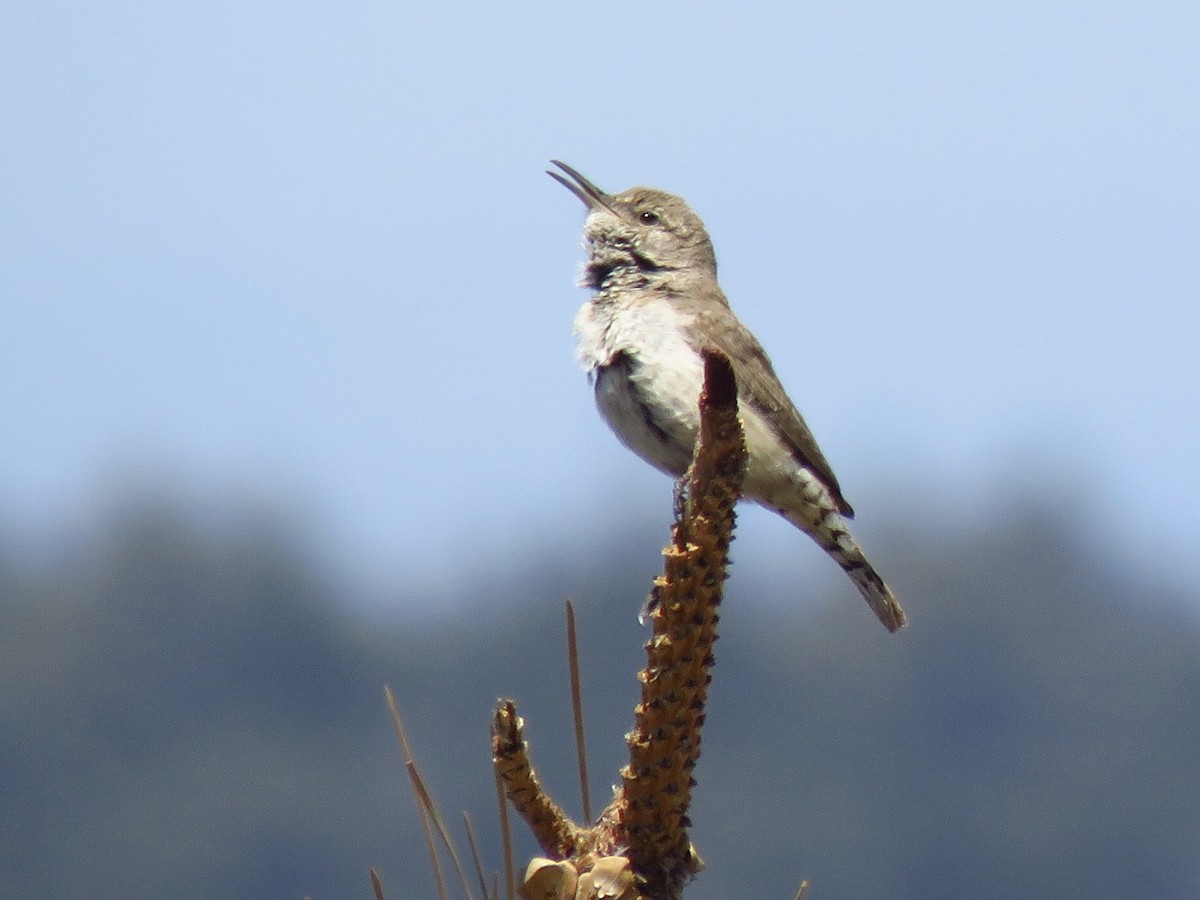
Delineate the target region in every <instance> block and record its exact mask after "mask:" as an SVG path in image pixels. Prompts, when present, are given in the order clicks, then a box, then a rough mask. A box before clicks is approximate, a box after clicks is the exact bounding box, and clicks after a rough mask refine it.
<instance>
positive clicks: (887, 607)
mask: <svg viewBox="0 0 1200 900" xmlns="http://www.w3.org/2000/svg"><path fill="white" fill-rule="evenodd" d="M811 499H812V500H817V499H818V498H817V497H813V498H811ZM779 512H780V513H781V514H782V515H783V516H784V518H786V519H787V520H788V521H789V522H791V523H792V524H793V525H795V526H796V527H797V528H799V529H800V530H801V531H803V532H805V533H806V534H808V535H809V536H810V537H812V539H813V540H815V541H816V542H817V543H818V544H820V546H821V549H823V550H824V551H825V552H826V553H828V554H829V555H830V556H832V557H833V559H834V561H835V562H837V564H838V565H839V566H841V567H842V569H843V570H844V571H845V572H846V574H847V575H849V576H850V580H851V581H853V582H854V585H855V587H857V588H858V591H859V593H860V594H862V595H863V598H864V599H865V600H866V601H867V605H868V606H870V607H871V611H872V612H874V613H875V615H876V616H877V617H878V618H879V621H880V622H882V623H883V627H884V628H886V629H887V630H888V631H893V632H894V631H899V630H900V629H901V628H903V627H904V626H905V625H907V624H908V616H906V615H905V614H904V609H903V608H902V607H901V606H900V601H899V600H897V599H896V595H895V594H893V593H892V589H891V588H890V587H888V586H887V584H886V583H885V582H884V580H883V579H882V578H881V577H880V576H879V573H878V572H876V571H875V567H874V566H872V565H871V564H870V563H869V562H867V558H866V556H864V555H863V552H862V549H861V548H860V547H859V546H858V543H857V542H856V541H855V540H854V536H853V535H852V534H851V533H850V530H849V529H848V528H847V527H846V520H845V519H844V518H842V516H841V515H840V514H839V513H838V512H837V511H836V510H835V509H833V508H832V506H831V505H830V504H829V502H828V500H827V498H826V497H820V499H819V500H818V502H816V503H813V502H811V500H810V503H809V504H806V505H805V506H803V507H801V509H799V510H795V511H793V510H788V509H780V510H779Z"/></svg>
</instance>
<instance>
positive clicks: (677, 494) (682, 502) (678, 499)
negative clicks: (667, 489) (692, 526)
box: [674, 474, 688, 521]
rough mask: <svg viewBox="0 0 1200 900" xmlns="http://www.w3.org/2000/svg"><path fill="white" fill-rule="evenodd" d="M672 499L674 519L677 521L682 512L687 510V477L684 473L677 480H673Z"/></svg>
mask: <svg viewBox="0 0 1200 900" xmlns="http://www.w3.org/2000/svg"><path fill="white" fill-rule="evenodd" d="M674 499H675V520H676V521H678V520H680V519H682V518H683V514H684V512H685V511H686V510H687V499H688V477H687V475H686V474H685V475H682V476H680V478H679V480H678V481H676V482H675V489H674Z"/></svg>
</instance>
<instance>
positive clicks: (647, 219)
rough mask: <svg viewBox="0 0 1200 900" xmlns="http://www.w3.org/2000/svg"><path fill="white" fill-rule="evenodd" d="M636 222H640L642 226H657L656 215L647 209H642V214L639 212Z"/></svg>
mask: <svg viewBox="0 0 1200 900" xmlns="http://www.w3.org/2000/svg"><path fill="white" fill-rule="evenodd" d="M638 221H639V222H641V223H642V224H643V225H657V224H658V213H656V212H651V211H650V210H648V209H644V210H642V212H640V213H639V214H638Z"/></svg>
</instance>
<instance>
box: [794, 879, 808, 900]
mask: <svg viewBox="0 0 1200 900" xmlns="http://www.w3.org/2000/svg"><path fill="white" fill-rule="evenodd" d="M806 893H808V880H807V879H805V880H804V881H802V882H800V890H798V891H796V897H795V900H804V895H805V894H806Z"/></svg>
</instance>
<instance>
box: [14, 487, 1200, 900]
mask: <svg viewBox="0 0 1200 900" xmlns="http://www.w3.org/2000/svg"><path fill="white" fill-rule="evenodd" d="M665 534H666V526H665V524H664V526H663V529H662V535H663V536H664V537H665ZM779 538H780V541H781V542H785V541H790V540H793V539H794V536H793V535H791V534H790V533H785V532H782V531H781V533H780V535H779ZM1081 541H1082V539H1077V538H1076V537H1075V536H1074V535H1073V532H1072V531H1071V530H1070V528H1069V527H1068V526H1067V525H1065V524H1063V523H1061V522H1059V521H1057V520H1056V519H1054V518H1053V517H1051V516H1047V515H1046V514H1045V513H1044V511H1041V510H1037V509H1027V510H1024V511H1021V512H1019V514H1017V515H1014V516H1010V517H1008V518H1006V519H1005V520H1003V521H997V522H995V523H994V524H993V525H991V526H989V527H988V528H980V529H978V530H977V531H976V532H975V533H972V534H963V535H953V534H945V535H942V536H940V540H938V541H936V542H931V543H930V544H928V545H926V546H923V547H922V546H918V545H917V544H916V543H915V542H910V543H909V545H908V546H906V547H901V546H897V543H898V542H897V540H896V539H893V540H892V541H891V542H890V543H891V544H892V546H891V548H890V549H891V551H892V552H891V554H890V558H889V554H888V553H886V552H883V553H877V555H878V556H879V557H880V559H879V562H880V565H881V567H883V568H885V569H886V571H887V572H888V573H889V576H890V577H891V578H892V579H893V580H894V582H895V585H896V587H897V590H898V591H899V592H901V594H902V598H903V600H904V601H905V603H906V606H908V608H909V612H910V614H911V616H912V620H913V625H912V627H911V628H910V629H909V630H908V631H907V632H906V633H903V634H901V635H898V636H889V635H886V634H883V633H882V632H881V630H880V629H879V628H878V625H877V623H875V622H874V620H873V619H872V618H871V616H870V614H869V612H868V611H867V610H866V609H865V608H863V606H862V604H861V602H860V601H859V599H858V598H857V597H856V596H855V595H854V594H853V589H852V588H851V587H849V586H848V585H845V584H843V583H842V579H841V578H840V577H839V576H840V573H837V572H836V571H832V570H830V571H826V569H824V568H818V569H817V572H818V574H817V575H816V576H815V577H814V578H813V580H812V581H811V582H810V583H809V584H807V585H796V584H792V583H789V582H788V579H789V578H790V577H792V576H790V575H784V574H781V573H779V572H771V571H751V570H750V569H749V567H746V568H744V569H743V568H740V567H736V566H735V568H734V570H733V578H732V580H731V582H730V585H729V593H728V598H727V600H726V603H725V605H724V607H723V623H722V638H721V641H720V642H719V643H718V645H717V656H718V663H717V669H716V681H715V682H714V686H713V692H712V696H711V705H710V719H709V725H708V730H707V731H706V735H705V747H704V757H703V758H702V759H701V761H700V765H699V769H698V777H699V782H700V785H699V788H698V789H697V791H696V797H695V807H694V810H693V819H694V821H695V828H694V830H693V837H694V839H695V840H696V842H697V844H698V845H699V847H700V850H701V852H702V854H703V855H704V857H705V858H706V860H707V861H708V863H709V866H710V868H709V871H707V872H706V873H704V874H702V875H701V876H700V878H699V880H698V881H697V882H696V883H695V884H693V885H692V887H691V889H690V890H689V893H688V896H690V897H694V898H705V897H714V898H715V897H730V896H764V897H788V896H791V895H792V892H794V890H795V886H796V884H797V883H798V882H799V879H800V878H801V877H807V878H810V879H812V881H813V883H814V887H813V891H814V894H813V895H814V896H816V895H817V892H819V895H820V896H821V897H823V898H834V897H846V898H863V897H885V896H886V897H913V898H917V897H920V898H928V897H955V898H960V897H971V898H989V897H996V898H1006V900H1007V898H1012V897H1070V896H1093V895H1109V894H1112V895H1117V896H1121V897H1155V898H1171V897H1179V898H1184V897H1194V896H1195V895H1196V889H1197V885H1198V884H1200V863H1197V855H1196V852H1195V850H1196V847H1200V778H1198V777H1197V774H1196V772H1197V767H1196V761H1195V760H1196V748H1197V747H1200V714H1198V713H1197V711H1198V710H1200V630H1198V628H1197V626H1196V620H1195V617H1194V615H1192V613H1194V611H1195V610H1196V609H1197V608H1200V597H1197V596H1196V595H1195V594H1194V593H1193V594H1192V595H1190V596H1184V595H1182V594H1179V595H1175V596H1170V595H1167V593H1166V592H1165V591H1164V589H1163V588H1162V587H1161V586H1160V585H1157V584H1155V582H1154V580H1153V579H1152V578H1147V577H1139V576H1136V575H1131V574H1128V573H1124V572H1122V571H1120V570H1119V569H1117V568H1116V567H1113V566H1111V565H1109V564H1107V563H1106V562H1105V560H1104V558H1103V554H1102V553H1101V552H1100V550H1099V549H1098V548H1096V547H1095V546H1089V545H1086V544H1083V543H1081ZM793 542H794V543H795V544H796V546H795V548H792V547H791V545H789V550H791V549H795V552H796V553H800V552H801V548H800V547H799V542H798V541H793ZM296 543H297V542H295V541H293V540H291V539H290V538H288V537H286V531H285V530H284V529H282V528H281V529H279V530H278V531H277V532H276V531H273V530H272V529H271V528H264V527H257V528H242V529H229V528H216V527H212V526H211V525H209V526H206V525H203V524H199V523H197V522H196V521H193V520H191V519H190V518H189V516H188V515H186V514H184V513H182V512H180V511H179V510H173V509H172V508H171V507H169V506H168V505H162V506H154V505H151V506H149V507H146V508H143V509H141V510H140V511H139V512H137V513H136V514H133V515H127V516H124V517H119V518H118V519H117V520H115V521H113V522H110V523H108V528H107V529H106V535H105V537H104V538H103V539H97V540H96V542H95V543H94V544H93V545H91V546H89V547H87V548H84V549H82V550H81V549H79V548H74V549H73V550H67V549H65V548H64V550H63V555H62V557H61V558H60V559H58V560H56V563H55V565H54V566H50V567H46V566H44V567H42V568H39V569H34V568H30V567H25V566H23V565H22V564H20V561H19V560H14V559H13V558H12V556H11V554H8V555H6V554H4V553H3V552H2V548H0V559H6V560H7V564H6V565H3V566H0V598H2V602H0V660H2V661H0V671H2V672H3V677H2V678H0V896H4V897H33V896H96V897H100V896H171V897H174V898H188V897H197V898H199V897H269V896H278V897H284V896H288V897H299V896H303V895H304V894H312V895H314V896H316V897H353V896H360V897H366V896H369V892H370V888H369V882H368V879H367V867H368V866H369V865H377V866H379V867H380V868H381V870H382V873H383V876H384V880H385V884H386V885H388V887H389V896H393V895H394V896H396V897H400V896H408V897H418V896H432V895H433V892H432V888H431V886H430V882H429V876H428V872H427V870H426V863H425V862H424V859H423V851H422V849H421V843H420V837H419V832H418V830H417V828H416V825H415V818H414V813H413V805H412V800H411V798H410V797H409V796H408V785H407V782H406V780H405V777H404V773H403V769H402V767H401V765H400V763H399V757H398V753H397V750H396V748H395V743H394V739H393V737H392V735H391V732H390V724H389V722H388V717H387V711H386V708H385V706H384V702H383V697H382V690H381V686H382V684H383V683H384V682H387V683H390V684H391V685H392V686H393V687H394V688H395V690H396V693H397V696H398V699H399V701H400V703H401V705H402V708H403V710H404V713H405V715H406V720H407V723H408V726H409V729H410V731H411V733H412V736H413V739H414V743H415V749H416V752H417V755H418V761H419V762H420V764H421V765H422V768H423V770H424V772H425V774H426V776H427V778H428V780H429V782H430V784H431V786H432V787H433V789H434V790H435V791H437V793H438V796H439V800H440V802H441V804H442V807H443V810H444V811H445V812H446V813H447V815H448V816H449V817H450V818H452V819H456V818H457V816H456V812H457V810H458V809H461V808H463V807H469V808H470V809H471V810H472V811H473V813H474V814H475V817H476V819H477V821H478V822H479V824H480V830H481V832H482V833H483V834H482V836H483V838H484V845H485V852H487V853H489V854H490V856H491V859H492V860H493V862H494V864H495V863H498V861H499V854H498V841H497V839H496V837H495V835H494V833H493V832H494V826H493V825H492V822H493V821H494V812H493V801H492V797H493V794H492V790H493V789H492V783H491V775H490V770H489V759H488V756H489V750H488V741H487V724H488V717H489V711H490V708H491V704H492V701H493V700H494V699H495V697H496V696H498V695H501V694H503V695H508V696H515V697H517V698H519V699H520V701H521V704H522V712H523V714H525V715H526V716H527V717H528V719H529V736H530V738H531V740H532V742H533V750H534V754H535V758H536V759H537V761H538V762H539V764H540V765H541V768H542V774H543V777H544V779H545V781H546V782H547V785H548V787H549V788H550V789H551V790H552V791H553V793H554V794H555V795H556V796H557V797H558V798H559V799H561V800H562V801H564V802H565V803H567V805H568V806H571V807H573V806H574V804H573V802H572V801H573V798H575V797H576V796H577V795H578V792H577V790H576V788H575V785H574V780H573V779H574V760H573V755H572V753H571V740H570V733H571V731H570V724H569V716H568V701H567V686H566V678H565V662H564V659H565V650H564V649H563V639H562V634H563V621H562V618H563V617H562V599H563V598H564V597H565V596H567V595H570V596H573V597H574V598H575V599H576V603H577V608H578V610H579V617H580V625H581V629H582V641H581V650H582V654H583V665H584V679H585V682H584V688H585V699H586V703H587V712H588V724H589V735H590V743H591V747H592V764H593V776H594V780H595V784H594V786H593V787H594V794H595V796H596V797H597V798H598V799H599V800H600V801H601V802H603V801H604V800H606V799H607V791H606V789H605V787H606V785H608V784H610V783H611V782H612V781H614V780H615V777H616V770H617V767H618V765H619V764H620V763H621V761H622V758H623V752H624V749H623V744H622V739H621V736H622V734H623V733H624V732H625V731H626V730H627V729H628V728H629V726H630V724H631V722H632V712H631V709H632V704H633V702H634V700H635V698H636V696H637V686H636V684H635V683H634V672H635V670H636V669H637V667H638V666H639V665H640V664H641V662H642V659H643V654H642V651H641V641H642V640H644V637H645V632H644V631H643V630H642V629H641V628H640V627H639V626H638V625H637V623H636V621H635V613H636V607H637V605H638V604H639V603H640V602H641V600H642V598H644V596H645V594H646V592H647V590H648V588H649V583H650V577H651V576H652V574H653V572H652V571H651V569H650V568H649V567H648V566H647V563H646V560H647V552H646V548H645V547H644V546H641V545H640V542H639V543H638V544H637V545H636V546H635V543H634V541H633V540H632V539H624V546H622V542H621V541H608V540H607V539H606V538H605V537H603V536H600V537H598V538H597V546H596V557H595V558H594V559H592V560H584V561H580V560H578V559H571V560H565V559H564V558H563V554H562V552H561V551H558V550H556V549H555V547H554V546H553V545H552V544H546V545H545V546H543V547H542V548H540V551H539V552H530V553H528V555H526V556H525V557H524V561H523V562H522V563H521V566H520V570H519V571H512V572H507V573H503V574H502V575H501V576H500V577H499V579H494V578H489V579H488V580H486V581H485V577H486V573H480V575H479V581H478V585H479V586H478V589H477V590H475V591H474V592H472V596H470V597H468V598H466V599H465V600H464V599H463V598H445V597H426V598H404V600H403V602H402V603H401V602H399V601H398V603H397V608H396V612H395V615H394V616H393V617H388V618H386V619H383V618H379V617H376V619H374V620H368V619H367V618H365V617H358V616H356V615H355V614H352V613H351V612H349V611H348V606H347V604H346V603H345V602H344V601H345V600H346V598H345V597H344V596H342V595H340V593H339V590H338V589H337V587H336V586H335V585H332V584H331V583H330V581H329V579H327V578H325V577H324V576H323V575H322V574H320V573H319V572H318V571H316V569H315V568H314V567H313V566H312V565H311V564H310V563H309V562H308V558H307V555H306V551H307V549H308V548H305V547H302V546H296ZM886 543H888V542H885V541H875V542H874V544H873V547H874V546H876V545H878V546H879V547H880V549H882V550H885V551H886V549H888V548H887V547H886V546H885V544H886ZM734 556H735V559H736V556H737V547H736V545H735V547H734ZM819 564H820V560H819V559H818V558H817V557H816V556H815V555H814V568H817V567H818V566H819ZM572 566H577V568H572ZM789 571H791V569H789ZM825 594H831V595H833V596H834V598H835V599H831V600H830V601H829V602H828V603H824V602H823V599H822V598H821V596H820V595H825ZM791 596H795V597H796V603H795V605H794V606H792V605H789V604H788V603H786V602H783V600H782V599H781V598H783V597H791ZM763 598H769V601H767V602H764V601H763ZM418 599H419V603H420V605H418V602H417V601H418ZM819 600H821V602H818V601H819ZM450 601H452V602H450ZM444 610H452V611H453V610H456V611H457V612H446V611H444ZM779 610H784V612H778V611H779ZM772 611H775V612H772ZM772 616H774V618H772ZM573 811H574V810H573ZM523 849H525V850H529V849H531V848H529V847H524V848H523Z"/></svg>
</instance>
